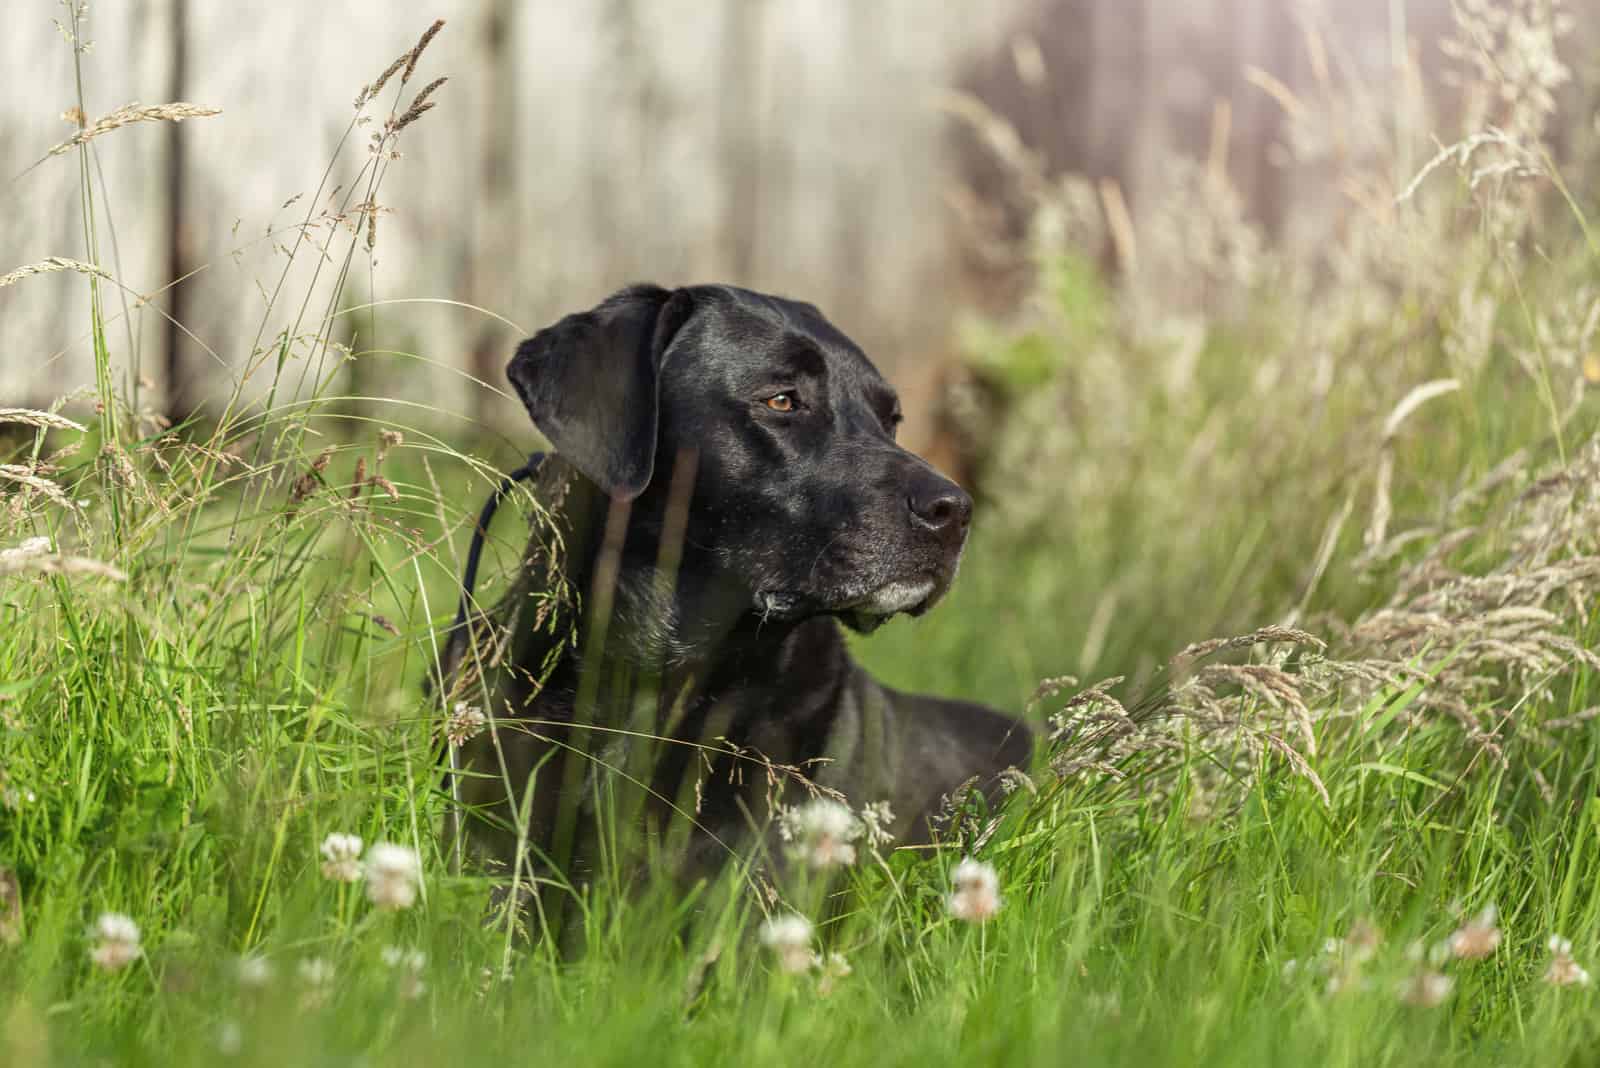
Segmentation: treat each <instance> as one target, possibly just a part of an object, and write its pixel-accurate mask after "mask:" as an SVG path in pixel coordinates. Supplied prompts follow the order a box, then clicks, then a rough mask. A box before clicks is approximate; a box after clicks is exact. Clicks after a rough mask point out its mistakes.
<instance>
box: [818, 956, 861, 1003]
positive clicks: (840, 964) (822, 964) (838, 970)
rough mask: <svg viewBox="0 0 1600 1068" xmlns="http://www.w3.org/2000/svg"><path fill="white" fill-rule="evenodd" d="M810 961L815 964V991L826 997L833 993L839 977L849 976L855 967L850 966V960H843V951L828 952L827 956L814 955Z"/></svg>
mask: <svg viewBox="0 0 1600 1068" xmlns="http://www.w3.org/2000/svg"><path fill="white" fill-rule="evenodd" d="M812 963H813V964H815V965H816V966H817V993H819V994H821V995H823V996H824V997H826V996H827V995H828V994H831V993H833V988H834V986H836V985H837V984H838V982H839V980H841V979H846V978H849V976H850V973H851V972H852V971H854V970H855V969H853V968H851V967H850V962H849V961H847V960H845V958H844V954H843V953H829V954H828V955H827V956H825V957H824V956H816V957H813V958H812Z"/></svg>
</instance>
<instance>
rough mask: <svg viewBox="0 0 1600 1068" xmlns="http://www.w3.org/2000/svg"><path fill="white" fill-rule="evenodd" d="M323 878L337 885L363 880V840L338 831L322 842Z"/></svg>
mask: <svg viewBox="0 0 1600 1068" xmlns="http://www.w3.org/2000/svg"><path fill="white" fill-rule="evenodd" d="M322 877H323V878H324V879H332V880H333V881H334V882H337V883H353V882H355V881H356V880H357V879H359V878H361V838H360V836H358V835H354V834H341V833H339V832H338V831H335V832H334V833H332V834H330V835H328V837H326V838H324V839H323V840H322Z"/></svg>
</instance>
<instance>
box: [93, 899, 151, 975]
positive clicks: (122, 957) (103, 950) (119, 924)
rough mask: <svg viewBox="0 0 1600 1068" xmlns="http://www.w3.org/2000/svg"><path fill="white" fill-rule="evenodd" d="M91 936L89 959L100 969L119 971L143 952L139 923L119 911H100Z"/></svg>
mask: <svg viewBox="0 0 1600 1068" xmlns="http://www.w3.org/2000/svg"><path fill="white" fill-rule="evenodd" d="M91 936H92V937H93V938H94V940H95V944H94V948H93V949H91V950H90V951H89V959H90V960H92V961H94V963H95V966H96V967H98V968H100V969H101V970H102V971H108V972H116V971H121V970H122V969H123V968H126V967H127V966H128V965H130V964H132V963H133V962H134V961H136V960H138V959H139V957H140V956H141V955H143V953H144V950H143V949H142V948H141V947H140V945H139V925H138V924H136V923H134V922H133V920H132V919H131V918H129V917H127V916H124V915H123V914H122V913H120V912H102V913H101V914H100V918H99V919H98V920H96V921H95V925H94V930H93V931H92V932H91Z"/></svg>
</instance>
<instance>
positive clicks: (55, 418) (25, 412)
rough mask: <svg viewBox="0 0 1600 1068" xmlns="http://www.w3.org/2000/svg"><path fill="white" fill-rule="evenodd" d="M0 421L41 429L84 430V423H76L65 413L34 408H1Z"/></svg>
mask: <svg viewBox="0 0 1600 1068" xmlns="http://www.w3.org/2000/svg"><path fill="white" fill-rule="evenodd" d="M0 423H12V424H20V425H22V426H31V427H37V428H39V429H41V430H76V431H78V432H80V433H81V432H82V431H83V425H82V424H80V423H74V422H73V421H72V420H71V419H68V418H67V417H66V416H64V415H57V414H55V413H54V412H41V411H36V410H34V409H32V408H0Z"/></svg>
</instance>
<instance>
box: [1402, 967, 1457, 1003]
mask: <svg viewBox="0 0 1600 1068" xmlns="http://www.w3.org/2000/svg"><path fill="white" fill-rule="evenodd" d="M1455 985H1456V984H1455V980H1454V979H1451V978H1450V977H1449V976H1448V975H1446V974H1444V973H1443V972H1439V971H1435V970H1434V969H1432V968H1423V969H1422V970H1421V971H1419V972H1417V973H1416V974H1415V975H1413V976H1412V977H1411V978H1409V979H1404V980H1401V983H1400V990H1399V994H1400V1000H1401V1001H1403V1002H1405V1003H1406V1004H1407V1005H1415V1006H1417V1007H1418V1008H1423V1009H1431V1008H1433V1007H1434V1006H1436V1005H1439V1004H1442V1003H1443V1002H1444V999H1445V998H1447V997H1449V996H1450V991H1451V990H1453V989H1454V988H1455Z"/></svg>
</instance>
